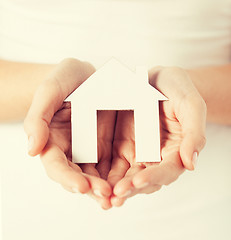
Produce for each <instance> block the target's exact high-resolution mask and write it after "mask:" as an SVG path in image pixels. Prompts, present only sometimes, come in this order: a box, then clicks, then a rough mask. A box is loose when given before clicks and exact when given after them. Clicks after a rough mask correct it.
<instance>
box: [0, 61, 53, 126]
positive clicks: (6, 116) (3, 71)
mask: <svg viewBox="0 0 231 240" xmlns="http://www.w3.org/2000/svg"><path fill="white" fill-rule="evenodd" d="M54 67H55V65H49V64H33V63H18V62H10V61H4V60H0V106H1V110H0V122H8V121H18V120H22V119H23V118H24V117H25V115H26V113H27V111H28V108H29V106H30V104H31V101H32V98H33V95H34V92H35V90H36V88H37V87H38V85H39V84H40V83H41V82H42V81H43V80H44V79H45V78H46V77H47V76H48V75H49V73H50V72H51V71H52V70H53V68H54Z"/></svg>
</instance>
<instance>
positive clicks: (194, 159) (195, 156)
mask: <svg viewBox="0 0 231 240" xmlns="http://www.w3.org/2000/svg"><path fill="white" fill-rule="evenodd" d="M197 159H198V154H197V152H194V153H193V157H192V164H193V167H194V169H195V168H196V166H197Z"/></svg>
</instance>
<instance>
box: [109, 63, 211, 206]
mask: <svg viewBox="0 0 231 240" xmlns="http://www.w3.org/2000/svg"><path fill="white" fill-rule="evenodd" d="M149 79H150V81H149V82H150V84H151V85H152V86H153V87H155V88H157V89H158V90H159V91H160V92H162V93H163V94H164V95H165V96H166V97H167V98H168V99H169V100H168V101H164V102H160V134H161V158H162V161H161V162H160V163H137V162H136V160H135V137H134V136H135V134H134V118H133V112H132V111H122V112H118V116H117V122H116V129H115V138H114V143H113V160H112V168H111V171H110V172H109V176H108V182H109V183H110V184H111V185H112V186H113V196H112V197H111V203H112V205H114V206H121V205H122V204H123V203H124V201H125V200H126V199H127V198H129V197H132V196H134V195H136V194H139V193H153V192H155V191H157V190H159V189H160V188H161V187H162V186H163V185H168V184H170V183H172V182H173V181H175V180H176V179H177V178H178V177H179V176H180V175H181V174H182V173H183V172H184V170H185V169H188V170H193V169H194V168H195V165H196V161H197V156H198V154H199V152H200V151H201V150H202V148H203V147H204V145H205V125H206V104H205V102H204V100H203V99H202V97H201V96H200V94H199V93H198V91H197V89H196V88H195V87H194V85H193V83H192V81H191V79H190V77H189V75H188V74H187V71H185V70H183V69H180V68H176V67H170V68H163V67H156V68H153V69H151V70H150V72H149ZM144 141H145V139H144Z"/></svg>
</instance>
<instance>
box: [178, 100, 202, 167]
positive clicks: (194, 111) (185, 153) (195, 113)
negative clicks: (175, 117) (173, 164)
mask: <svg viewBox="0 0 231 240" xmlns="http://www.w3.org/2000/svg"><path fill="white" fill-rule="evenodd" d="M192 98H193V99H191V100H190V99H189V100H187V101H186V103H185V107H184V109H185V110H184V118H183V119H182V120H180V123H181V125H182V132H183V140H182V143H181V146H180V155H181V159H182V161H183V164H184V166H185V168H186V169H188V170H193V169H195V166H196V162H197V157H198V154H199V152H200V151H201V150H202V149H203V147H204V146H205V143H206V138H205V127H206V106H205V103H204V102H203V101H200V100H198V99H197V97H196V96H195V97H192Z"/></svg>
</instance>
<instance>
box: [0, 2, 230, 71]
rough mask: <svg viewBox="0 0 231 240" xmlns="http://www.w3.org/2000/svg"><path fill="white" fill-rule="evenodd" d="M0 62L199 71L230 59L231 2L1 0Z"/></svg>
mask: <svg viewBox="0 0 231 240" xmlns="http://www.w3.org/2000/svg"><path fill="white" fill-rule="evenodd" d="M0 2H1V5H0V7H1V15H0V36H1V38H0V57H2V58H10V59H15V60H24V61H38V62H57V61H60V60H61V59H62V58H65V57H70V56H72V57H76V58H79V59H84V60H87V61H90V62H92V63H94V64H95V65H96V67H98V65H102V64H103V63H104V62H105V61H107V60H108V59H109V58H110V57H111V56H114V57H116V58H118V59H120V60H121V61H122V62H124V63H125V64H127V65H131V66H135V65H144V64H145V65H148V66H149V67H151V66H155V65H178V66H183V67H197V66H202V65H217V64H224V63H227V62H229V61H230V58H231V41H230V40H231V1H230V0H203V1H201V0H194V1H192V0H174V1H173V0H143V1H142V0H134V1H133V0H124V1H122V0H88V1H86V0H76V1H75V0H66V1H64V0H61V1H58V0H49V1H39V0H1V1H0Z"/></svg>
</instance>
